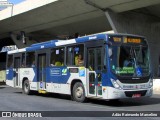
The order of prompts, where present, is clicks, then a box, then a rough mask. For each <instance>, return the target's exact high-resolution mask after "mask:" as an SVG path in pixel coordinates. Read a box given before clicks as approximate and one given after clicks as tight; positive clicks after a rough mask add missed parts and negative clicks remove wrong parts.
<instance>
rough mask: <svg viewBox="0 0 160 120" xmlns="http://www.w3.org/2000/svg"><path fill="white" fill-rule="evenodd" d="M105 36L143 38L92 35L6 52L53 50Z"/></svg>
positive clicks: (47, 42)
mask: <svg viewBox="0 0 160 120" xmlns="http://www.w3.org/2000/svg"><path fill="white" fill-rule="evenodd" d="M107 35H124V36H136V37H143V36H139V35H133V34H121V33H118V34H115V33H103V34H94V35H90V36H83V37H79V38H75V39H69V40H50V41H46V42H41V43H36V44H32V45H31V46H29V47H26V48H23V49H18V50H13V51H8V54H12V53H18V52H25V51H35V50H40V49H45V48H53V47H57V46H63V45H69V44H74V43H83V42H87V41H92V40H104V39H106V37H107Z"/></svg>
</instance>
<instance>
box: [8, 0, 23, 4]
mask: <svg viewBox="0 0 160 120" xmlns="http://www.w3.org/2000/svg"><path fill="white" fill-rule="evenodd" d="M22 1H24V0H8V2H11V3H13V4H18V3H20V2H22Z"/></svg>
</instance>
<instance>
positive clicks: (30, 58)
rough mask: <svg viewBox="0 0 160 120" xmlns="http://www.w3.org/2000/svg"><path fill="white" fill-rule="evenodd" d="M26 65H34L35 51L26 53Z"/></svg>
mask: <svg viewBox="0 0 160 120" xmlns="http://www.w3.org/2000/svg"><path fill="white" fill-rule="evenodd" d="M26 61H27V64H26V65H27V67H35V52H28V53H26Z"/></svg>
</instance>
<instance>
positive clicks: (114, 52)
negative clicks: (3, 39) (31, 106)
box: [6, 34, 153, 102]
mask: <svg viewBox="0 0 160 120" xmlns="http://www.w3.org/2000/svg"><path fill="white" fill-rule="evenodd" d="M6 79H7V80H6V84H7V85H9V86H12V87H15V88H21V89H22V90H23V92H24V93H25V94H31V93H32V92H33V91H38V92H39V93H60V94H68V95H71V96H72V98H73V99H74V100H75V101H77V102H83V101H85V100H86V98H94V99H105V100H114V99H121V98H135V97H149V96H151V95H152V92H153V90H152V86H153V80H152V78H151V68H150V62H149V47H148V44H147V41H146V38H144V37H142V36H136V35H130V34H96V35H91V36H84V37H80V38H75V39H70V40H51V41H47V42H42V43H37V44H33V45H31V46H29V47H26V48H23V49H18V50H13V51H9V52H8V55H7V70H6Z"/></svg>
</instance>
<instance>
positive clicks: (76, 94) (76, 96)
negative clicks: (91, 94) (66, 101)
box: [72, 82, 86, 102]
mask: <svg viewBox="0 0 160 120" xmlns="http://www.w3.org/2000/svg"><path fill="white" fill-rule="evenodd" d="M72 94H73V100H75V101H76V102H85V101H86V97H85V90H84V86H83V84H82V83H81V82H76V83H75V84H74V86H73V91H72Z"/></svg>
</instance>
